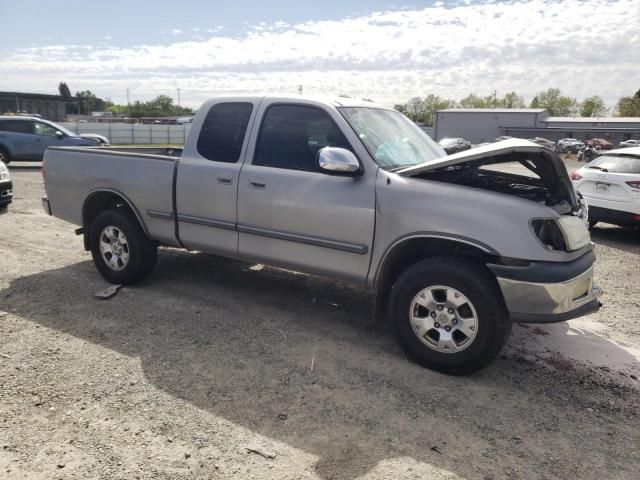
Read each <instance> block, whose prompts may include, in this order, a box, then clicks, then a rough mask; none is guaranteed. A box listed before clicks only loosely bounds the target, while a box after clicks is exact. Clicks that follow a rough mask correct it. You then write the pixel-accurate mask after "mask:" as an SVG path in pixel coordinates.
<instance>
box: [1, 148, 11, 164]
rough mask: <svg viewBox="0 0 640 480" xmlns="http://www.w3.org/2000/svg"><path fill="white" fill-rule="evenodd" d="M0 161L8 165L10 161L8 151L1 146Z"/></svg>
mask: <svg viewBox="0 0 640 480" xmlns="http://www.w3.org/2000/svg"><path fill="white" fill-rule="evenodd" d="M0 162H3V163H4V164H5V165H9V164H10V163H11V158H9V153H8V152H7V151H6V150H5V149H4V148H2V147H0Z"/></svg>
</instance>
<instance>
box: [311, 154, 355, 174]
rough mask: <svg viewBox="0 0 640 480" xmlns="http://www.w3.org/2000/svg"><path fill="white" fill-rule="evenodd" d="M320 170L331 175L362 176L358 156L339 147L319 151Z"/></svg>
mask: <svg viewBox="0 0 640 480" xmlns="http://www.w3.org/2000/svg"><path fill="white" fill-rule="evenodd" d="M318 168H320V170H321V171H322V172H324V173H327V174H329V175H345V176H351V177H356V176H358V175H362V169H361V168H360V162H358V159H357V158H356V156H355V155H354V154H353V153H351V152H350V151H349V150H346V149H344V148H338V147H324V148H321V149H320V150H319V151H318Z"/></svg>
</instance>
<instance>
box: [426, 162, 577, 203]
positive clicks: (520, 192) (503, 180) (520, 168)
mask: <svg viewBox="0 0 640 480" xmlns="http://www.w3.org/2000/svg"><path fill="white" fill-rule="evenodd" d="M558 160H559V159H558ZM559 161H561V160H559ZM560 166H561V167H562V169H564V166H563V165H560ZM563 176H564V177H566V178H563ZM418 178H423V179H426V180H435V181H438V182H446V183H452V184H456V185H464V186H467V187H472V188H480V189H482V190H489V191H492V192H497V193H502V194H506V195H513V196H516V197H520V198H523V199H526V200H530V201H533V202H537V203H543V204H545V205H546V206H548V207H551V208H553V209H554V210H556V211H557V212H558V213H560V214H566V213H570V212H571V211H572V209H574V208H577V205H576V202H575V196H574V194H573V187H572V186H571V184H570V181H569V179H568V176H567V174H566V171H565V172H562V171H560V172H559V171H558V170H557V169H556V165H554V162H553V161H552V160H551V159H549V158H548V157H546V156H545V155H543V154H537V155H531V154H519V153H514V154H510V155H500V156H495V157H487V158H483V159H481V160H476V161H472V162H469V163H463V164H457V165H452V166H447V167H443V168H440V169H435V170H431V171H427V172H423V173H421V174H419V175H418Z"/></svg>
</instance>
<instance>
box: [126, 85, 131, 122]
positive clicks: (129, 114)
mask: <svg viewBox="0 0 640 480" xmlns="http://www.w3.org/2000/svg"><path fill="white" fill-rule="evenodd" d="M127 117H129V118H131V102H130V101H129V89H128V88H127Z"/></svg>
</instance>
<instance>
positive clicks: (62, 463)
mask: <svg viewBox="0 0 640 480" xmlns="http://www.w3.org/2000/svg"><path fill="white" fill-rule="evenodd" d="M11 167H12V168H11V169H12V174H13V176H14V184H15V194H16V197H15V200H14V203H13V204H12V205H11V206H10V207H9V209H8V211H7V212H6V213H4V214H0V478H6V479H23V478H24V479H26V478H29V479H31V478H36V479H58V478H64V479H135V478H141V479H142V478H144V479H146V478H155V479H178V478H238V479H252V478H255V479H307V478H308V479H326V480H328V479H356V478H358V479H400V478H412V479H424V478H435V479H454V478H469V479H502V478H510V479H511V478H513V479H519V478H522V479H553V478H558V479H567V478H592V479H603V478H607V479H609V478H614V479H624V478H629V479H637V478H638V472H640V395H639V393H640V382H639V381H638V377H639V376H640V282H639V281H638V278H639V276H640V232H630V231H625V230H622V229H619V228H614V227H609V226H603V227H601V228H596V229H595V230H594V231H593V234H592V238H593V240H594V242H595V243H596V251H597V255H598V263H597V280H598V282H599V283H600V285H601V286H602V288H603V289H604V291H605V293H604V295H603V297H602V301H603V303H604V307H603V308H602V309H601V311H600V312H599V313H597V314H594V315H590V316H589V317H585V318H582V319H577V320H573V321H570V322H568V323H561V324H556V325H551V326H543V325H529V326H527V327H526V328H525V327H523V326H517V325H516V326H514V331H513V335H512V337H511V339H510V341H509V344H508V346H507V347H506V349H505V351H504V354H503V355H502V356H501V357H500V358H499V359H498V360H497V361H496V362H494V364H493V365H491V366H490V367H489V368H487V369H485V370H484V371H482V372H480V373H478V374H475V375H473V376H470V377H464V378H454V377H448V376H444V375H441V374H438V373H434V372H432V371H429V370H425V369H423V368H420V367H418V366H416V365H414V364H412V363H410V362H408V361H407V360H406V359H405V357H404V356H403V354H402V352H401V351H400V350H399V348H398V347H397V346H396V343H395V341H394V339H393V337H392V335H391V334H390V332H389V331H388V329H386V328H385V327H384V326H381V325H376V324H374V323H373V321H372V319H371V311H372V302H371V298H370V296H369V295H368V294H367V292H365V291H363V290H359V289H355V288H350V287H347V286H345V285H342V284H338V283H335V282H330V281H327V280H323V279H317V278H313V277H309V276H306V275H300V274H294V273H290V272H284V271H279V270H275V269H269V268H261V267H259V266H252V265H247V264H242V263H238V262H234V261H229V260H224V259H219V258H216V257H211V256H207V255H204V254H200V253H188V252H183V251H178V250H171V249H163V250H162V251H161V252H160V256H159V263H158V267H157V269H156V271H155V273H154V274H153V275H152V276H151V277H150V278H149V279H148V280H147V281H146V282H144V283H143V284H141V285H138V286H135V287H127V288H123V289H122V290H121V291H120V292H119V293H118V294H117V295H116V296H115V297H113V298H112V299H110V300H97V299H95V298H94V296H93V294H94V293H95V292H97V291H100V290H102V289H103V288H105V287H107V286H108V285H107V284H106V282H105V281H103V280H102V278H101V277H100V276H99V275H98V273H97V272H96V270H95V269H94V267H93V264H92V262H91V258H90V255H89V254H88V253H87V252H84V250H83V248H82V239H81V237H77V236H75V235H74V233H73V229H74V228H75V227H73V226H72V225H69V224H66V223H64V222H62V221H60V220H57V219H55V218H52V217H48V216H46V215H45V214H44V213H43V212H42V208H41V205H40V197H41V196H42V195H43V188H42V179H41V176H40V172H39V170H38V169H36V168H33V167H31V166H28V165H26V164H22V165H21V166H20V165H14V164H12V165H11Z"/></svg>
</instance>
